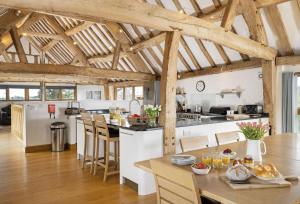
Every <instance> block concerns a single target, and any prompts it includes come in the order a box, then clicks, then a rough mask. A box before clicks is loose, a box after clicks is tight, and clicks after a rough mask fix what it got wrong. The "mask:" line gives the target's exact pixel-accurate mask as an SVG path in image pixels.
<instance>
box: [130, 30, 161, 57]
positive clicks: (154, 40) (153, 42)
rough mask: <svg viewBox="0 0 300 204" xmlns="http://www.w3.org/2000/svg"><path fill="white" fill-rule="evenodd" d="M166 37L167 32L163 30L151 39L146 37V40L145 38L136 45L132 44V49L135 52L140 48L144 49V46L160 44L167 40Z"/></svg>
mask: <svg viewBox="0 0 300 204" xmlns="http://www.w3.org/2000/svg"><path fill="white" fill-rule="evenodd" d="M165 39H166V33H165V32H162V33H160V34H158V35H156V36H154V37H151V38H149V39H146V40H143V41H141V42H138V43H136V44H134V45H132V46H131V47H130V50H132V51H133V52H137V51H139V50H142V49H144V48H148V47H151V46H154V45H158V44H160V43H161V42H163V41H165Z"/></svg>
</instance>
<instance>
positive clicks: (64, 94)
mask: <svg viewBox="0 0 300 204" xmlns="http://www.w3.org/2000/svg"><path fill="white" fill-rule="evenodd" d="M61 98H62V100H74V99H75V89H62V90H61Z"/></svg>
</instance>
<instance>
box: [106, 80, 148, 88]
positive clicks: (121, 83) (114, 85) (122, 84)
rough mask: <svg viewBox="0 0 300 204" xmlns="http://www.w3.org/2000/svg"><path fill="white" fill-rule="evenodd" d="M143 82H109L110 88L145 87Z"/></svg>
mask: <svg viewBox="0 0 300 204" xmlns="http://www.w3.org/2000/svg"><path fill="white" fill-rule="evenodd" d="M143 85H144V82H143V81H122V82H109V83H108V86H113V87H130V86H143Z"/></svg>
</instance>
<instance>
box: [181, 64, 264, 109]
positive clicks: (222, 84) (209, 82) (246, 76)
mask: <svg viewBox="0 0 300 204" xmlns="http://www.w3.org/2000/svg"><path fill="white" fill-rule="evenodd" d="M260 73H261V68H256V69H249V70H242V71H235V72H224V73H221V74H214V75H207V76H199V77H194V78H189V79H183V80H179V81H177V87H183V88H184V89H185V92H186V93H187V95H186V98H187V101H188V105H190V106H192V105H195V104H201V105H208V106H223V105H228V106H230V107H232V108H235V109H236V106H237V105H245V104H257V103H260V104H263V84H262V79H260V78H259V74H260ZM199 80H203V81H204V82H205V84H206V89H205V90H204V91H203V92H201V93H200V92H198V91H197V90H196V83H197V81H199ZM238 86H239V87H240V88H241V89H243V90H244V91H243V93H242V95H241V97H240V98H238V97H237V96H236V95H225V97H224V98H222V97H221V96H220V95H218V93H220V92H221V91H222V90H223V89H234V88H237V87H238Z"/></svg>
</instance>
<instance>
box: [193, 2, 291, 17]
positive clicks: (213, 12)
mask: <svg viewBox="0 0 300 204" xmlns="http://www.w3.org/2000/svg"><path fill="white" fill-rule="evenodd" d="M242 1H244V0H242ZM287 1H291V0H256V1H255V5H256V8H258V9H260V8H263V7H268V6H271V5H277V4H280V3H284V2H287ZM227 2H228V1H227V0H224V1H222V5H221V6H220V7H219V8H217V9H214V8H209V7H208V8H206V10H207V11H208V12H207V13H204V14H201V15H200V16H199V17H200V18H201V19H203V20H207V21H210V22H217V21H221V20H222V18H223V16H224V13H225V10H226V8H227ZM240 14H241V11H238V13H237V15H240Z"/></svg>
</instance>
